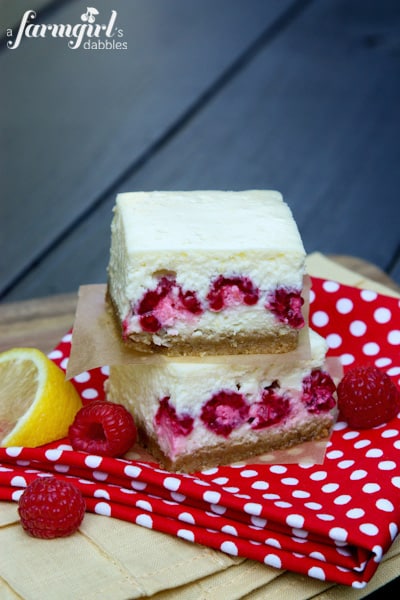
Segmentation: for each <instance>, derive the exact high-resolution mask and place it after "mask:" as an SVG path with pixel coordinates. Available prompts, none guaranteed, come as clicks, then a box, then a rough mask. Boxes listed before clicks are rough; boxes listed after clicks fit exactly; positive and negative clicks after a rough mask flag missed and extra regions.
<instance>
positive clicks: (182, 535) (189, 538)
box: [176, 529, 194, 542]
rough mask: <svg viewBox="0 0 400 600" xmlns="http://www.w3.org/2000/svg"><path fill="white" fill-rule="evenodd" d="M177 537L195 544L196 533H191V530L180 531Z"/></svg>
mask: <svg viewBox="0 0 400 600" xmlns="http://www.w3.org/2000/svg"><path fill="white" fill-rule="evenodd" d="M176 535H177V536H178V537H180V538H183V539H184V540H187V541H188V542H194V533H193V531H189V529H178V531H177V534H176Z"/></svg>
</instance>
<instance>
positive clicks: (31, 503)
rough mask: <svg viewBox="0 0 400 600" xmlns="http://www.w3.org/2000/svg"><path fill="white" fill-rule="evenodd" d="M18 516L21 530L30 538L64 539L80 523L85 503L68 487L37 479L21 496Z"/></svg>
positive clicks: (78, 494)
mask: <svg viewBox="0 0 400 600" xmlns="http://www.w3.org/2000/svg"><path fill="white" fill-rule="evenodd" d="M18 512H19V516H20V518H21V523H22V527H23V528H24V529H25V531H26V532H27V533H29V534H30V535H32V536H33V537H37V538H44V539H51V538H57V537H66V536H68V535H71V534H72V533H74V531H76V530H77V529H78V527H79V525H80V524H81V523H82V519H83V516H84V514H85V501H84V499H83V496H82V494H81V492H80V491H79V490H78V488H76V487H75V486H74V485H72V483H69V482H68V481H64V480H60V479H55V477H38V478H37V479H35V480H34V481H32V483H30V484H29V485H28V487H27V488H26V489H25V491H24V493H23V494H22V495H21V497H20V499H19V506H18Z"/></svg>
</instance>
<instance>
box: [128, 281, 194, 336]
mask: <svg viewBox="0 0 400 600" xmlns="http://www.w3.org/2000/svg"><path fill="white" fill-rule="evenodd" d="M166 298H169V300H170V304H171V307H173V309H174V310H175V311H176V312H177V313H180V312H184V311H187V312H189V313H191V314H193V315H199V314H200V313H201V312H202V309H201V305H200V302H199V300H198V299H197V296H196V292H194V291H192V290H186V291H185V292H184V291H183V290H182V288H181V286H180V285H179V284H178V283H177V282H176V280H175V279H174V278H169V277H162V278H161V279H160V280H159V282H158V284H157V287H156V289H155V290H148V291H147V292H146V293H145V294H144V296H143V298H142V299H141V300H140V302H139V304H138V306H137V310H136V312H137V314H138V315H139V316H140V317H139V321H140V326H141V328H142V329H143V331H147V332H149V333H156V332H157V331H159V330H160V329H161V328H162V327H163V323H162V322H161V320H160V319H159V318H157V316H156V315H155V314H154V313H157V309H158V308H159V306H160V304H161V303H162V301H163V300H164V299H166Z"/></svg>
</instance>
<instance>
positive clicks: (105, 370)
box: [100, 365, 110, 377]
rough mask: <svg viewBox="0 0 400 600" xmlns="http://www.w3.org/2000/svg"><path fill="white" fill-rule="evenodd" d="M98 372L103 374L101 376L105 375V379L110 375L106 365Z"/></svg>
mask: <svg viewBox="0 0 400 600" xmlns="http://www.w3.org/2000/svg"><path fill="white" fill-rule="evenodd" d="M100 371H101V372H102V373H103V375H105V376H106V377H108V376H109V375H110V367H109V366H108V365H105V366H104V367H101V368H100Z"/></svg>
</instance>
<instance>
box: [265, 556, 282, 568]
mask: <svg viewBox="0 0 400 600" xmlns="http://www.w3.org/2000/svg"><path fill="white" fill-rule="evenodd" d="M264 563H265V564H266V565H269V566H270V567H274V568H275V569H280V568H281V567H282V561H281V559H280V558H279V556H277V555H276V554H267V555H266V556H264Z"/></svg>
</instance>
